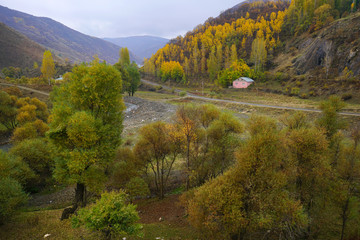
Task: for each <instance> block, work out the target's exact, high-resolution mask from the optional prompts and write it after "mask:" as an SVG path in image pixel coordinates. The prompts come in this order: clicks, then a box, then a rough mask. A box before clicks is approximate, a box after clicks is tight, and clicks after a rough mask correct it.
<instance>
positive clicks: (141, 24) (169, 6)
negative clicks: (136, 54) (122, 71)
mask: <svg viewBox="0 0 360 240" xmlns="http://www.w3.org/2000/svg"><path fill="white" fill-rule="evenodd" d="M242 1H243V0H0V5H2V6H5V7H8V8H11V9H14V10H18V11H21V12H25V13H28V14H31V15H34V16H39V17H49V18H52V19H54V20H56V21H58V22H61V23H63V24H65V25H66V26H68V27H70V28H73V29H75V30H77V31H80V32H82V33H85V34H88V35H91V36H95V37H126V36H138V35H153V36H160V37H166V38H173V37H176V36H178V35H184V34H185V33H186V32H187V31H190V30H192V29H193V28H194V27H195V26H197V25H198V24H200V23H204V21H205V20H206V19H208V18H209V17H216V16H218V15H219V14H220V12H221V11H223V10H226V9H228V8H231V7H233V6H235V5H236V4H238V3H240V2H242Z"/></svg>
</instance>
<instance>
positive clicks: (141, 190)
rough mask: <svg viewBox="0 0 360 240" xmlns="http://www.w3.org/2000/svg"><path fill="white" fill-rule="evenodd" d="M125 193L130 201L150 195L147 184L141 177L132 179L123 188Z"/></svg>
mask: <svg viewBox="0 0 360 240" xmlns="http://www.w3.org/2000/svg"><path fill="white" fill-rule="evenodd" d="M125 188H126V192H127V193H128V194H129V195H130V198H131V200H132V199H134V198H136V197H144V196H147V195H150V190H149V187H148V185H147V183H146V182H145V181H144V179H142V178H141V177H134V178H132V179H130V181H129V182H128V183H127V184H126V186H125Z"/></svg>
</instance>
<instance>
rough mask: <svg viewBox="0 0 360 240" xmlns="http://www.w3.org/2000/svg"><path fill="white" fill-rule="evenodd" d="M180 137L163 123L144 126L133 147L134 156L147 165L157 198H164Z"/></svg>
mask: <svg viewBox="0 0 360 240" xmlns="http://www.w3.org/2000/svg"><path fill="white" fill-rule="evenodd" d="M181 141H182V138H181V135H180V134H179V133H178V132H177V130H176V129H175V128H174V127H173V126H171V125H169V124H165V123H164V122H155V123H151V124H148V125H145V126H144V127H142V128H141V130H140V139H139V141H138V142H137V143H136V145H135V153H136V155H137V156H138V157H139V158H140V159H141V160H142V161H143V162H147V164H149V166H150V169H151V171H152V173H153V175H154V183H155V187H156V190H157V195H158V196H159V198H164V195H165V189H166V184H167V182H168V179H169V176H170V173H171V171H172V168H173V165H174V162H175V160H176V159H177V156H178V155H179V154H180V150H181V149H180V146H181Z"/></svg>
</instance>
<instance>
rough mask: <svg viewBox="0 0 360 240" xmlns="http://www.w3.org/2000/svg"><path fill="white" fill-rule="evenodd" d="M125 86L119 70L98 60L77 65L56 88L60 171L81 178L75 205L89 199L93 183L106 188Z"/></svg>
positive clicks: (54, 137)
mask: <svg viewBox="0 0 360 240" xmlns="http://www.w3.org/2000/svg"><path fill="white" fill-rule="evenodd" d="M121 86H122V82H121V76H120V73H119V71H117V70H116V69H115V68H114V67H112V66H109V65H106V63H99V62H97V61H96V60H94V61H93V62H92V63H91V64H90V65H85V64H81V65H79V66H76V67H75V68H74V69H73V70H72V72H71V73H70V75H69V80H68V81H66V82H65V83H64V84H63V85H61V86H59V87H58V88H56V89H55V90H54V91H53V93H52V96H51V98H52V102H53V109H52V113H51V116H50V131H49V134H48V136H49V139H50V140H51V142H52V143H53V144H54V145H55V146H56V148H57V151H56V155H57V157H56V158H55V169H54V177H55V179H56V180H58V181H60V182H63V183H67V184H74V183H76V192H75V199H74V205H73V208H72V209H71V210H72V211H75V210H76V208H77V207H78V206H84V205H85V204H86V190H87V188H89V189H90V190H93V191H95V190H98V189H100V186H101V184H102V183H103V182H104V180H105V179H106V177H105V172H104V171H105V170H106V168H107V166H108V164H109V163H110V161H111V160H112V159H113V157H114V154H115V149H116V148H117V147H118V146H119V144H120V141H121V132H122V111H123V109H124V104H123V100H122V95H121ZM68 211H69V210H68ZM70 212H71V211H70ZM64 213H65V212H64ZM64 217H66V216H64Z"/></svg>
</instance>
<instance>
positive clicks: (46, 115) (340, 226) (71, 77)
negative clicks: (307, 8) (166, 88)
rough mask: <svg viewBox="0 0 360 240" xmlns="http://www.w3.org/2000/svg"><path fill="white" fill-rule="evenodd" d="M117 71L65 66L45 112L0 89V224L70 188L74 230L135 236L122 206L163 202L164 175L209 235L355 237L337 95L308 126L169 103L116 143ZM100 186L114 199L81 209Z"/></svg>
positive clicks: (349, 147) (353, 190)
mask: <svg viewBox="0 0 360 240" xmlns="http://www.w3.org/2000/svg"><path fill="white" fill-rule="evenodd" d="M122 56H123V57H124V56H125V58H124V59H126V54H123V55H122ZM120 59H122V58H120ZM123 61H126V60H120V63H121V62H123ZM121 76H122V74H121V72H120V71H118V70H117V68H116V67H113V66H110V65H107V64H106V63H100V62H99V61H98V60H97V59H95V60H94V61H93V62H92V63H90V64H82V65H79V66H76V67H75V68H73V70H72V72H71V73H69V74H68V75H67V77H66V80H65V81H64V82H62V83H61V84H60V85H59V86H58V87H56V88H55V89H54V91H53V92H52V94H51V101H52V108H51V110H50V112H49V111H48V109H47V105H46V104H44V103H43V102H41V101H39V100H38V99H36V98H28V97H27V98H23V97H21V92H19V90H17V89H16V88H8V89H5V91H0V98H1V102H0V103H1V106H0V113H1V115H0V116H1V118H0V120H1V124H2V125H3V126H5V127H6V128H8V130H9V131H12V141H13V143H14V146H13V147H12V148H11V149H10V151H9V152H8V153H5V152H2V151H1V152H0V158H1V161H0V164H1V165H0V167H1V169H2V171H1V177H2V178H1V181H0V200H1V201H0V210H1V211H0V213H1V214H0V221H1V222H2V223H4V222H5V221H7V219H9V217H10V216H11V215H12V214H13V212H14V211H15V210H16V208H17V207H19V206H21V204H23V203H24V202H25V201H26V198H27V194H26V193H32V192H38V191H41V190H42V189H44V188H45V187H46V186H49V185H52V184H54V183H56V184H59V183H61V184H64V185H65V186H66V185H70V184H75V185H76V193H75V196H74V202H73V204H74V205H73V207H71V208H68V209H65V210H64V214H65V215H63V218H66V217H69V214H70V213H71V212H73V211H75V210H76V209H78V208H80V210H78V214H77V215H75V216H74V217H72V224H73V226H74V227H79V226H81V225H85V226H87V227H88V228H89V229H91V230H97V231H102V232H103V233H104V234H105V236H107V237H110V236H112V235H119V234H136V235H138V234H140V232H141V226H140V225H138V224H136V221H137V220H138V219H139V217H138V215H137V212H136V211H135V207H134V206H133V205H131V204H130V205H129V202H131V201H132V199H134V198H135V197H140V196H147V195H149V194H151V193H153V194H156V196H157V197H159V198H160V199H161V198H164V197H166V194H167V193H168V191H169V190H170V188H169V180H170V179H171V178H172V176H173V171H174V169H176V170H177V171H181V173H182V175H183V178H182V179H183V182H181V183H180V184H181V185H183V186H184V189H185V190H186V191H185V193H184V194H183V196H182V203H183V204H184V206H185V207H186V211H187V214H188V220H189V222H190V223H191V225H193V226H194V227H196V228H197V229H198V230H199V231H200V232H201V233H202V234H205V235H206V236H207V237H209V238H211V239H219V238H220V239H259V238H266V239H279V238H285V239H356V238H358V237H359V231H360V229H359V226H360V199H359V198H360V195H359V190H358V189H359V186H360V148H359V144H358V143H359V139H360V126H359V125H354V126H347V122H345V121H344V120H343V119H342V118H341V117H340V116H339V115H338V112H339V111H341V110H342V109H343V108H344V107H345V104H344V102H342V101H341V100H340V98H339V97H335V96H333V97H330V98H329V99H328V100H327V101H324V102H322V103H321V105H320V109H321V110H322V114H321V115H319V117H318V118H317V119H314V120H313V121H311V120H310V119H308V118H307V116H306V115H305V114H304V113H302V112H297V113H294V114H292V115H284V116H282V117H280V118H279V121H277V120H275V119H270V118H268V117H264V116H256V115H253V116H251V117H250V118H249V119H248V120H247V121H246V124H243V123H241V122H240V121H239V119H238V118H236V117H234V115H233V114H232V113H230V112H227V111H223V110H220V109H219V108H217V107H215V106H213V105H192V104H185V105H180V106H178V108H177V110H176V112H175V114H174V116H173V118H172V121H170V122H161V121H158V122H153V123H150V124H147V125H144V126H143V127H142V128H141V129H140V130H139V133H138V137H137V140H136V142H135V143H134V145H133V146H125V145H121V133H122V111H123V109H124V105H123V100H122V95H121V88H122V86H123V84H122V80H121ZM175 166H176V167H175ZM105 188H109V189H117V190H119V192H109V193H103V194H102V197H101V198H100V199H98V200H97V201H96V203H94V204H92V205H90V206H87V207H85V206H86V205H87V200H88V199H87V198H88V196H89V193H90V192H92V193H98V194H100V193H101V192H103V191H104V189H105ZM121 189H123V190H121ZM120 216H126V218H125V217H120ZM116 219H117V220H116ZM120 219H121V220H120ZM99 223H101V224H99Z"/></svg>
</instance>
